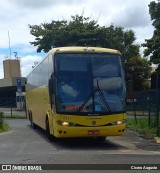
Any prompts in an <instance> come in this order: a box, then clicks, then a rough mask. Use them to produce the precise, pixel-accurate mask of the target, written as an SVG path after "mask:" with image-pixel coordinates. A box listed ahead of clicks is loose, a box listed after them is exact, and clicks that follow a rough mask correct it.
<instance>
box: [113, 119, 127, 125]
mask: <svg viewBox="0 0 160 173" xmlns="http://www.w3.org/2000/svg"><path fill="white" fill-rule="evenodd" d="M124 123H125V120H118V121H114V122H112V125H121V124H124Z"/></svg>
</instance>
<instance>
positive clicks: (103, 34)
mask: <svg viewBox="0 0 160 173" xmlns="http://www.w3.org/2000/svg"><path fill="white" fill-rule="evenodd" d="M29 28H30V33H31V34H32V35H33V36H35V37H36V38H35V41H33V42H30V43H31V44H32V45H34V46H38V48H37V52H41V51H42V50H43V51H44V52H48V51H49V50H50V49H51V48H52V47H61V46H100V47H107V48H113V49H117V50H119V51H120V52H121V53H122V54H123V55H124V56H125V57H132V56H133V55H134V56H135V55H139V47H138V45H135V44H134V41H135V35H134V32H133V31H132V30H128V31H124V29H123V28H122V27H114V26H113V25H111V26H110V27H105V26H99V25H98V23H97V21H95V20H91V19H90V18H89V17H84V16H82V15H80V16H79V15H75V16H71V21H67V20H62V21H52V22H51V23H50V24H48V23H43V24H41V25H29Z"/></svg>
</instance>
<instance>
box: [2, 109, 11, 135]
mask: <svg viewBox="0 0 160 173" xmlns="http://www.w3.org/2000/svg"><path fill="white" fill-rule="evenodd" d="M3 116H4V114H3V112H0V133H1V132H5V131H8V129H9V126H8V124H7V123H6V122H4V120H3Z"/></svg>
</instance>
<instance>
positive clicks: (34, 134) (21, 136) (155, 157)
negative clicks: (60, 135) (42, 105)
mask: <svg viewBox="0 0 160 173" xmlns="http://www.w3.org/2000/svg"><path fill="white" fill-rule="evenodd" d="M6 121H7V122H8V123H9V125H10V131H8V132H5V133H0V164H133V165H134V164H159V163H160V145H159V144H156V143H155V142H154V141H152V140H147V139H144V138H142V137H141V136H140V135H139V134H138V133H136V132H134V131H131V130H129V129H126V131H125V134H124V136H119V137H107V138H106V141H105V142H97V141H96V140H94V139H86V138H85V139H83V138H76V139H61V140H59V141H57V142H53V141H49V140H48V139H47V137H46V134H45V131H44V130H42V129H41V128H37V129H32V128H31V126H30V123H29V121H28V120H27V119H6ZM82 169H83V168H82ZM43 172H44V171H43ZM48 172H49V171H48ZM51 172H53V171H51ZM56 172H58V170H57V171H56ZM64 172H67V171H64ZM69 172H75V171H69ZM80 172H83V170H82V171H80ZM85 172H94V170H92V171H85ZM95 172H99V171H95ZM101 172H103V171H101ZM104 172H105V171H104ZM111 172H114V171H111ZM118 172H121V171H118ZM136 172H139V171H138V170H136ZM152 172H153V171H152Z"/></svg>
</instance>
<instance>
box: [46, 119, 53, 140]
mask: <svg viewBox="0 0 160 173" xmlns="http://www.w3.org/2000/svg"><path fill="white" fill-rule="evenodd" d="M46 134H47V138H48V139H49V140H52V135H51V134H50V128H49V120H48V117H46Z"/></svg>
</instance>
